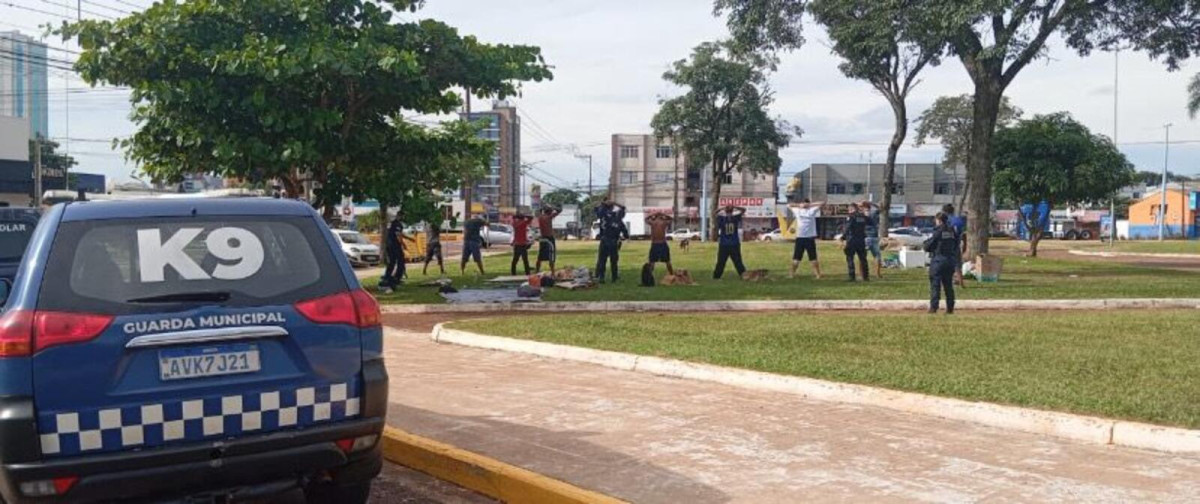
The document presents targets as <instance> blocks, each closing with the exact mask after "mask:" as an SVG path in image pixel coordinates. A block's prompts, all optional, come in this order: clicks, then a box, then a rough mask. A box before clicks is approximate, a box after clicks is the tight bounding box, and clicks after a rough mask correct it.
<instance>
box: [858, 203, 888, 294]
mask: <svg viewBox="0 0 1200 504" xmlns="http://www.w3.org/2000/svg"><path fill="white" fill-rule="evenodd" d="M861 206H862V211H863V214H864V215H866V216H867V239H866V245H867V252H869V253H870V254H871V257H872V258H873V259H875V277H876V278H883V251H882V250H880V249H879V205H876V204H874V203H872V202H870V201H864V202H862V205H861Z"/></svg>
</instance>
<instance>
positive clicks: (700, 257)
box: [363, 241, 1200, 303]
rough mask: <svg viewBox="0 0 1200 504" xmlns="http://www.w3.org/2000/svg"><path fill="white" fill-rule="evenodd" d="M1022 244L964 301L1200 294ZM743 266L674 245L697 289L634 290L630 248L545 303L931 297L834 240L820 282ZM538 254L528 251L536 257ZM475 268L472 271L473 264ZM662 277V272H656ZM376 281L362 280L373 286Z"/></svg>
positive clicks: (770, 260)
mask: <svg viewBox="0 0 1200 504" xmlns="http://www.w3.org/2000/svg"><path fill="white" fill-rule="evenodd" d="M1023 245H1024V244H1020V243H1015V242H1004V241H997V242H996V243H995V244H994V245H993V249H994V251H996V252H997V253H1000V254H1006V255H1008V256H1007V257H1006V259H1005V264H1004V273H1003V276H1002V278H1001V282H999V283H995V284H981V283H976V282H969V283H968V287H969V288H968V289H966V290H965V291H964V290H961V289H960V290H959V297H960V298H961V299H1052V298H1059V299H1081V298H1104V297H1116V298H1133V297H1194V296H1197V293H1200V273H1188V272H1181V271H1177V270H1167V269H1155V268H1149V267H1140V266H1131V265H1122V264H1116V263H1104V262H1098V261H1087V260H1082V259H1079V260H1076V259H1047V258H1025V257H1021V256H1020V253H1021V252H1022V251H1023ZM596 248H597V244H596V242H563V243H561V244H560V250H559V261H558V265H559V266H564V265H572V266H587V267H588V268H594V267H595V263H596ZM742 249H743V255H744V257H745V261H746V267H748V268H751V269H769V270H771V273H770V277H769V279H768V280H767V281H764V282H760V283H747V282H743V281H741V280H740V279H739V278H738V277H737V275H736V273H735V272H733V271H732V269H731V267H730V268H727V270H726V275H725V278H724V279H722V280H719V281H718V280H713V279H712V270H713V263H714V262H715V261H716V247H715V245H712V244H707V243H693V244H692V247H691V251H690V252H686V253H685V252H681V251H679V250H678V248H676V247H675V245H674V244H672V249H671V254H672V259H674V261H675V267H677V268H685V269H688V270H689V271H691V272H692V275H693V277H695V279H696V280H697V282H698V283H699V285H696V286H689V287H661V286H660V287H655V288H643V287H638V279H639V277H640V269H641V266H642V263H644V262H645V260H646V257H647V254H648V250H649V243H648V242H644V241H638V242H628V243H626V244H625V246H624V247H623V248H622V250H621V280H620V281H619V282H618V283H616V284H606V285H602V286H600V287H599V288H596V289H590V290H583V291H566V290H563V289H551V290H550V291H549V292H547V293H546V295H545V296H544V299H545V300H547V301H610V300H647V301H651V300H653V301H662V300H715V299H721V300H754V299H758V300H781V299H924V298H926V297H928V294H929V280H928V274H927V273H926V271H925V270H923V269H917V270H906V271H901V270H886V271H885V272H884V274H885V278H884V279H883V280H882V281H877V280H872V281H871V282H870V283H869V284H863V283H848V282H846V262H845V256H844V255H843V254H842V253H841V250H840V249H838V248H837V247H836V245H835V244H833V243H832V242H826V243H822V244H821V247H820V256H821V259H822V266H823V272H824V273H825V277H824V278H823V279H822V280H819V281H818V280H814V279H813V278H812V276H811V274H810V269H809V265H808V263H805V264H802V265H801V266H800V276H799V277H798V278H797V279H795V280H791V279H788V278H787V272H788V266H789V264H790V263H791V257H792V245H791V244H790V243H747V244H744V245H743V247H742ZM535 254H536V248H535V250H533V251H531V252H530V255H531V256H534V257H536V255H535ZM509 258H510V256H508V255H502V256H494V257H486V258H484V264H485V266H486V267H487V271H488V273H489V277H490V276H495V275H499V274H505V275H507V274H508V267H509ZM446 259H447V260H449V262H450V264H447V271H451V270H452V274H451V278H453V279H454V285H455V286H456V287H459V288H462V287H464V286H466V287H471V286H480V285H482V282H481V280H480V279H479V278H478V277H477V275H476V274H475V273H473V271H474V270H473V269H469V270H468V273H467V275H466V277H465V278H462V277H459V276H458V263H457V261H458V258H450V257H447V258H446ZM472 266H473V265H472ZM409 272H410V278H409V280H408V284H407V285H405V286H404V287H402V288H400V289H398V290H397V291H396V292H395V293H393V294H388V295H383V294H381V295H380V296H379V299H380V301H381V302H384V303H441V302H442V299H441V297H440V296H438V294H437V292H436V291H435V290H434V289H433V288H430V287H420V286H419V285H418V284H420V283H423V282H424V281H425V280H426V279H427V278H428V279H432V278H436V274H434V273H432V271H431V275H433V276H430V277H425V276H423V275H421V271H420V266H417V267H416V268H413V267H411V266H410V267H409ZM658 273H659V277H660V278H661V275H662V274H663V273H664V270H663V267H662V266H660V267H659V269H658ZM377 280H378V279H375V278H373V279H367V280H364V281H363V283H364V285H367V286H368V287H374V286H375V284H376V283H377Z"/></svg>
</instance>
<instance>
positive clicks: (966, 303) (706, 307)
mask: <svg viewBox="0 0 1200 504" xmlns="http://www.w3.org/2000/svg"><path fill="white" fill-rule="evenodd" d="M928 307H929V301H928V300H923V299H912V300H796V301H570V302H549V303H517V304H498V303H472V304H419V305H384V306H383V307H382V308H381V309H382V311H383V313H385V314H388V313H400V314H409V315H418V314H427V313H501V312H523V313H561V312H658V311H662V312H708V311H743V312H759V311H789V310H801V311H804V310H814V311H815V310H846V311H858V310H877V311H918V310H924V309H927V308H928ZM956 309H958V310H1104V309H1108V310H1122V309H1139V310H1143V309H1158V310H1163V309H1200V299H1197V298H1169V299H1137V298H1131V299H976V300H963V301H959V302H958V305H957V306H956Z"/></svg>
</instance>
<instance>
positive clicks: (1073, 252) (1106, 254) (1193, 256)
mask: <svg viewBox="0 0 1200 504" xmlns="http://www.w3.org/2000/svg"><path fill="white" fill-rule="evenodd" d="M1067 253H1068V254H1071V255H1077V256H1085V257H1149V258H1158V259H1195V260H1197V261H1200V254H1156V253H1152V252H1092V251H1089V250H1068V251H1067Z"/></svg>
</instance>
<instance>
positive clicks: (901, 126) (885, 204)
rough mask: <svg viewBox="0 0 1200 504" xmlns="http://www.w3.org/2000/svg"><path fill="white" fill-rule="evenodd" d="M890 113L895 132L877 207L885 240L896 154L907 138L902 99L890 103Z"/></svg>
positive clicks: (905, 117) (905, 116) (880, 231)
mask: <svg viewBox="0 0 1200 504" xmlns="http://www.w3.org/2000/svg"><path fill="white" fill-rule="evenodd" d="M892 112H893V113H894V114H895V117H896V131H894V132H892V143H890V144H888V152H887V164H886V165H885V166H884V168H883V199H882V200H881V201H880V205H879V207H880V208H879V237H880V238H887V236H888V228H890V227H891V223H892V216H891V212H892V210H891V209H892V186H893V185H895V184H896V154H897V153H898V152H900V146H901V145H904V138H905V137H906V136H908V108H907V107H906V106H905V105H904V99H903V98H900V99H899V101H897V102H895V103H892ZM870 184H871V181H870V180H868V181H867V186H868V187H870Z"/></svg>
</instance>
